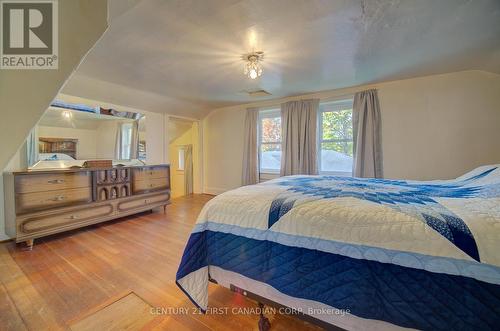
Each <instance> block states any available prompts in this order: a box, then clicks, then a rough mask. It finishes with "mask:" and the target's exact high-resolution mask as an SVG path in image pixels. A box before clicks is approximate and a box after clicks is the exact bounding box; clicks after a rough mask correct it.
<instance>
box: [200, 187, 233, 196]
mask: <svg viewBox="0 0 500 331" xmlns="http://www.w3.org/2000/svg"><path fill="white" fill-rule="evenodd" d="M229 190H230V189H224V188H220V187H205V188H204V189H203V193H205V194H211V195H219V194H222V193H224V192H226V191H229Z"/></svg>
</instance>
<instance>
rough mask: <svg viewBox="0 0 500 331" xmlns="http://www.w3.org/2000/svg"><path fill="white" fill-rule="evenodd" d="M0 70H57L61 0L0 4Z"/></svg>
mask: <svg viewBox="0 0 500 331" xmlns="http://www.w3.org/2000/svg"><path fill="white" fill-rule="evenodd" d="M0 17H1V22H2V23H1V25H0V28H1V30H2V31H1V34H0V35H1V42H0V47H1V52H0V69H57V68H58V63H59V61H58V53H59V52H58V25H57V19H58V17H57V0H40V1H19V0H18V1H16V0H2V1H0Z"/></svg>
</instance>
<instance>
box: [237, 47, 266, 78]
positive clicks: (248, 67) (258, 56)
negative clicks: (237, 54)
mask: <svg viewBox="0 0 500 331" xmlns="http://www.w3.org/2000/svg"><path fill="white" fill-rule="evenodd" d="M242 58H243V60H244V61H245V67H244V70H243V73H244V74H245V75H247V76H248V77H249V78H250V79H255V78H257V77H260V75H262V64H261V63H260V62H261V61H262V59H264V52H253V53H250V54H245V55H243V57H242Z"/></svg>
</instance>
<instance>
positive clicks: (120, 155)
mask: <svg viewBox="0 0 500 331" xmlns="http://www.w3.org/2000/svg"><path fill="white" fill-rule="evenodd" d="M122 125H123V124H122V123H118V125H117V128H116V139H115V160H123V159H125V156H127V155H125V154H124V151H123V149H122V146H123V143H122V142H123V139H125V138H124V137H123V128H122Z"/></svg>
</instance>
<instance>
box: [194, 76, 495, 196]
mask: <svg viewBox="0 0 500 331" xmlns="http://www.w3.org/2000/svg"><path fill="white" fill-rule="evenodd" d="M367 88H377V89H378V91H379V98H380V106H381V111H382V140H383V153H384V172H385V177H386V178H408V179H418V180H429V179H446V178H454V177H457V176H459V175H461V174H463V173H465V172H466V171H468V170H471V169H473V168H475V167H477V166H480V165H483V164H494V163H500V75H496V74H492V73H488V72H483V71H463V72H456V73H450V74H444V75H434V76H427V77H420V78H414V79H407V80H400V81H394V82H387V83H380V84H374V85H370V86H360V87H355V88H348V89H340V90H333V91H326V92H320V93H314V94H309V95H304V96H298V97H293V98H286V99H280V100H274V101H265V102H258V103H252V104H247V105H240V106H234V107H226V108H221V109H217V110H215V111H213V112H212V113H210V114H209V115H208V116H207V117H206V118H205V119H204V120H203V132H204V148H203V153H204V154H203V158H204V167H203V168H204V192H206V193H213V194H218V193H221V192H223V191H226V190H229V189H232V188H235V187H238V186H240V185H241V171H242V170H241V169H242V167H241V163H242V151H243V126H244V118H245V109H246V108H247V107H269V106H273V105H279V104H280V103H281V102H283V101H288V100H293V99H300V98H313V97H314V98H320V99H322V100H331V99H335V98H341V97H345V96H348V95H352V94H354V93H355V92H357V91H360V90H364V89H367Z"/></svg>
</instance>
